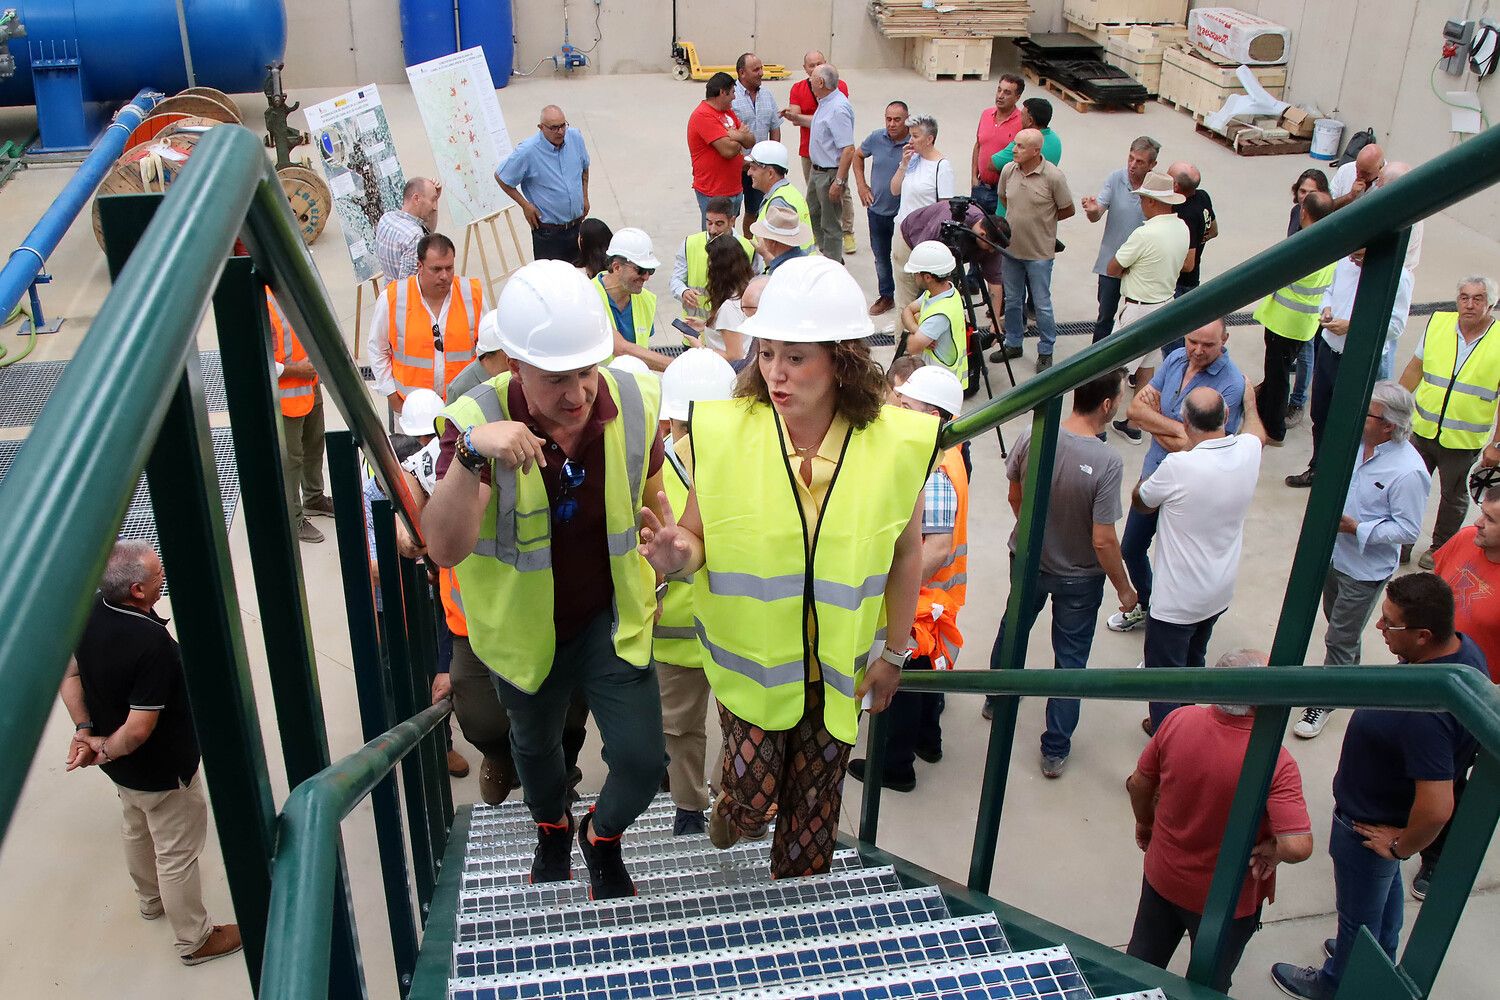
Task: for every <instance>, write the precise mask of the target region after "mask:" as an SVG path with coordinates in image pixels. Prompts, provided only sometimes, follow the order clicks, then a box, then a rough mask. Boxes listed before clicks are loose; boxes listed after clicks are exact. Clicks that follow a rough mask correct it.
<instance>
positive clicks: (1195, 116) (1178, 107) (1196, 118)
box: [1156, 94, 1203, 125]
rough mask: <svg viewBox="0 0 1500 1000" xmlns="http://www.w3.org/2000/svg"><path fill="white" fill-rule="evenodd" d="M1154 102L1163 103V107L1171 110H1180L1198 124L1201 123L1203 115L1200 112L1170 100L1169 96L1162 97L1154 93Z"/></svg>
mask: <svg viewBox="0 0 1500 1000" xmlns="http://www.w3.org/2000/svg"><path fill="white" fill-rule="evenodd" d="M1156 103H1158V104H1161V105H1164V106H1165V107H1169V108H1171V109H1172V110H1173V111H1181V112H1182V113H1183V114H1185V115H1187V116H1188V117H1189V118H1191V119H1192V120H1193V121H1194V122H1196V123H1197V124H1199V125H1202V124H1203V115H1202V114H1200V113H1198V112H1197V111H1194V110H1193V109H1192V108H1190V107H1188V106H1187V105H1186V104H1180V103H1178V102H1177V101H1174V100H1172V99H1171V98H1170V97H1163V96H1162V95H1160V94H1157V95H1156Z"/></svg>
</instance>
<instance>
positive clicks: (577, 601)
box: [437, 376, 663, 644]
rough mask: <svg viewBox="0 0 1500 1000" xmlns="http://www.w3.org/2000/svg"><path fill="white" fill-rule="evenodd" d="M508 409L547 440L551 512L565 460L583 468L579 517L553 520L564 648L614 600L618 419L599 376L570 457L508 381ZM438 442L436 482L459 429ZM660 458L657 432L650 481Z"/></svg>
mask: <svg viewBox="0 0 1500 1000" xmlns="http://www.w3.org/2000/svg"><path fill="white" fill-rule="evenodd" d="M506 404H507V408H508V409H509V411H510V419H512V420H517V421H520V422H521V423H523V424H525V425H526V426H527V427H529V428H531V433H533V434H535V435H536V436H537V437H539V438H542V439H544V440H545V441H546V444H544V445H543V446H542V451H543V453H544V454H545V455H546V458H547V464H546V465H544V466H542V482H543V483H544V484H545V485H546V487H547V501H548V503H549V505H551V506H553V507H555V506H556V503H557V499H558V497H560V496H561V495H562V494H563V489H562V484H561V482H560V480H561V476H562V466H563V461H564V460H565V459H572V460H573V464H574V465H581V466H582V467H583V471H584V476H583V484H582V485H581V486H579V487H578V488H577V489H575V490H573V491H571V493H570V494H569V495H570V496H572V497H573V498H574V499H576V500H577V501H578V513H577V514H575V515H573V519H572V520H571V521H568V522H567V523H566V524H560V523H558V522H557V520H556V518H554V519H553V522H552V624H553V626H554V628H555V630H556V632H557V642H558V643H559V644H562V643H564V642H567V641H568V640H569V639H571V638H573V637H574V636H576V635H577V634H578V633H579V632H580V631H582V630H583V627H584V626H585V625H587V624H588V623H589V622H591V621H593V619H594V618H595V617H596V616H597V615H599V614H601V613H602V612H605V611H609V610H610V608H611V604H612V599H613V596H614V583H613V581H612V580H611V578H610V575H609V544H608V541H607V539H606V537H605V535H606V529H605V524H604V480H605V472H604V465H605V449H604V428H605V425H607V424H608V423H609V422H610V421H611V420H613V419H615V418H616V417H617V416H619V414H620V410H619V407H618V406H616V405H615V401H614V400H613V399H611V398H610V395H609V392H608V390H606V389H605V387H604V379H603V376H600V379H599V392H598V395H596V396H595V397H594V410H593V412H592V413H591V414H589V419H588V423H587V424H586V425H585V426H584V429H583V436H582V437H581V438H580V439H579V442H578V447H577V449H576V451H575V452H574V453H573V454H571V455H570V454H567V453H566V452H564V451H563V450H562V447H561V446H559V445H558V443H557V442H556V441H553V440H552V439H551V438H550V437H548V436H547V432H546V431H544V430H542V428H541V426H540V425H538V424H537V422H536V421H535V420H534V419H533V418H532V416H531V410H530V409H529V408H528V407H527V405H526V397H525V395H523V394H522V392H521V383H520V381H519V380H517V379H511V381H510V387H509V389H508V391H507V394H506ZM441 440H442V451H441V453H440V454H439V455H438V461H437V477H438V478H439V479H442V478H443V477H444V476H445V475H447V474H448V467H449V466H450V465H451V464H452V463H453V446H454V442H455V441H457V440H458V430H457V428H455V427H454V425H453V424H452V423H449V424H448V425H447V426H446V428H445V429H444V431H443V436H442V439H441ZM662 456H663V446H662V437H661V432H660V430H658V431H657V433H656V436H655V438H654V439H653V440H652V442H651V460H650V462H649V463H648V472H647V474H648V476H654V475H656V473H657V472H658V471H660V470H661V463H662ZM489 471H490V470H489V469H485V470H484V471H483V473H482V474H481V476H480V479H481V480H482V481H483V482H485V483H488V482H489V481H490V476H489Z"/></svg>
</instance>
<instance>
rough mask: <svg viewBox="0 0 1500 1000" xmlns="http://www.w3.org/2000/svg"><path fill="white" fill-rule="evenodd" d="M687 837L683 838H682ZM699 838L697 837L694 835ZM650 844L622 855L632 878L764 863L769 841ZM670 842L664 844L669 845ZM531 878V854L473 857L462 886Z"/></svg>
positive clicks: (577, 871) (579, 867) (579, 864)
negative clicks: (678, 845)
mask: <svg viewBox="0 0 1500 1000" xmlns="http://www.w3.org/2000/svg"><path fill="white" fill-rule="evenodd" d="M684 839H686V838H684ZM695 839H698V838H695ZM653 846H658V847H659V846H660V845H651V844H646V845H642V847H641V848H640V849H638V850H636V851H633V852H630V853H626V854H625V867H626V868H628V869H629V870H630V874H631V877H632V878H637V877H639V876H641V875H651V874H657V873H664V872H670V871H675V870H677V869H698V868H717V867H719V866H721V865H730V866H734V865H747V864H756V863H759V864H764V863H765V862H766V860H767V859H768V858H769V857H770V856H771V842H770V840H769V839H767V840H762V841H741V842H740V843H738V844H735V845H734V846H733V847H730V848H728V849H726V850H722V851H721V850H719V849H718V848H717V847H714V846H713V845H712V844H710V843H709V842H708V838H707V837H703V838H701V840H700V841H699V843H697V844H693V845H686V846H687V849H686V850H665V849H658V850H654V851H653V850H650V848H651V847H653ZM671 846H673V845H670V844H668V845H666V847H668V848H670V847H671ZM585 871H586V869H585V868H584V864H583V858H582V856H581V855H580V854H579V852H578V845H577V844H576V843H575V844H574V845H573V873H574V875H575V876H579V877H582V876H583V874H584V872H585ZM530 878H531V854H530V853H527V854H526V856H525V857H514V856H512V857H509V858H495V859H493V860H490V859H485V858H473V859H470V860H467V861H465V862H464V872H463V885H464V888H465V889H467V888H470V887H471V886H473V885H476V884H479V883H480V882H484V883H485V884H510V885H520V884H525V883H528V882H529V880H530Z"/></svg>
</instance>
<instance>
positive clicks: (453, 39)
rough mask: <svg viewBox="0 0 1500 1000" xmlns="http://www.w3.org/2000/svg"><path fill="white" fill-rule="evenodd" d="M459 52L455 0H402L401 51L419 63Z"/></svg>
mask: <svg viewBox="0 0 1500 1000" xmlns="http://www.w3.org/2000/svg"><path fill="white" fill-rule="evenodd" d="M457 51H458V34H457V32H456V31H455V30H454V26H453V0H401V54H402V56H403V57H404V59H405V62H406V65H408V66H416V65H417V64H418V63H424V62H427V61H428V60H431V59H437V58H438V57H440V56H451V55H452V54H453V53H455V52H457Z"/></svg>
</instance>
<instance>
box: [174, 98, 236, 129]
mask: <svg viewBox="0 0 1500 1000" xmlns="http://www.w3.org/2000/svg"><path fill="white" fill-rule="evenodd" d="M214 93H218V91H214ZM174 111H175V112H181V113H183V114H189V115H194V116H196V117H199V118H212V119H213V120H214V121H217V122H229V123H230V124H233V125H240V124H243V123H242V122H241V121H240V110H239V108H237V107H235V105H234V102H233V101H231V100H230V99H229V98H227V97H224V96H223V95H222V94H220V95H219V96H218V97H210V96H206V95H204V94H193V93H188V92H187V91H183V92H182V93H180V94H177V95H175V96H172V97H169V98H167V99H166V100H165V101H162V102H161V103H160V104H158V105H157V106H156V108H155V109H154V110H153V112H152V113H153V114H158V115H161V114H167V113H168V112H174Z"/></svg>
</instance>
